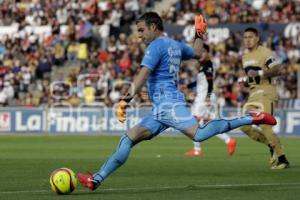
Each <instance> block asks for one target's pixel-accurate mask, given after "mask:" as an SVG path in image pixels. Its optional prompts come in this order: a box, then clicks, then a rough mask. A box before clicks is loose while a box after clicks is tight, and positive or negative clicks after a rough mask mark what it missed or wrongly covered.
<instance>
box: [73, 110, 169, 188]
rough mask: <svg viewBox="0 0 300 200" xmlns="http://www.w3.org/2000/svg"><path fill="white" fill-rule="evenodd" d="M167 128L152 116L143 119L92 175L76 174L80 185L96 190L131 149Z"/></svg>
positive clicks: (124, 136) (125, 158)
mask: <svg viewBox="0 0 300 200" xmlns="http://www.w3.org/2000/svg"><path fill="white" fill-rule="evenodd" d="M166 128H168V127H167V126H165V125H164V124H162V123H160V122H158V121H156V120H154V119H153V117H152V115H149V116H147V117H145V118H144V119H143V120H142V121H141V122H140V123H139V124H138V125H137V126H135V127H134V128H132V129H130V130H129V132H128V133H127V134H124V135H123V136H122V137H121V139H120V142H119V144H118V146H117V148H116V150H115V152H114V153H113V154H112V155H111V156H110V157H109V158H108V159H107V161H106V162H105V163H104V164H103V165H102V166H101V168H100V169H99V171H98V172H96V173H95V174H94V175H91V174H88V175H85V174H82V173H79V174H78V178H79V181H80V183H81V184H82V185H83V186H84V187H86V188H89V189H90V190H94V189H96V188H97V187H98V186H99V185H100V184H101V183H102V182H103V181H104V180H105V179H106V178H107V177H108V176H109V175H110V174H111V173H113V172H114V171H115V170H117V169H118V168H119V167H121V166H122V165H123V164H124V163H125V162H126V160H127V158H128V156H129V154H130V152H131V149H132V147H133V146H134V145H136V144H137V143H139V142H141V141H143V140H149V139H151V138H153V137H154V136H156V135H158V134H159V133H160V132H162V131H163V130H165V129H166Z"/></svg>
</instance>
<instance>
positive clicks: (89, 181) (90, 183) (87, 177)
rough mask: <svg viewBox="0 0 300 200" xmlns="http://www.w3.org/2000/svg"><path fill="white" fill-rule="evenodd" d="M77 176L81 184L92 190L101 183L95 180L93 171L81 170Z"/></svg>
mask: <svg viewBox="0 0 300 200" xmlns="http://www.w3.org/2000/svg"><path fill="white" fill-rule="evenodd" d="M77 177H78V180H79V182H80V184H81V185H82V186H83V187H85V188H88V189H89V190H91V191H93V190H95V189H96V188H97V187H99V185H100V183H99V182H97V181H95V180H94V178H93V175H92V174H91V173H88V174H83V173H80V172H79V173H78V175H77Z"/></svg>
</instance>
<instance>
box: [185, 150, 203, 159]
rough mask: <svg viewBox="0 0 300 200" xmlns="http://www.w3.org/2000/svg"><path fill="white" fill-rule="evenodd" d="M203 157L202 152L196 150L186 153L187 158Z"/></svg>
mask: <svg viewBox="0 0 300 200" xmlns="http://www.w3.org/2000/svg"><path fill="white" fill-rule="evenodd" d="M201 155H202V150H201V149H200V150H195V149H192V150H190V151H188V152H186V153H185V156H187V157H192V156H201Z"/></svg>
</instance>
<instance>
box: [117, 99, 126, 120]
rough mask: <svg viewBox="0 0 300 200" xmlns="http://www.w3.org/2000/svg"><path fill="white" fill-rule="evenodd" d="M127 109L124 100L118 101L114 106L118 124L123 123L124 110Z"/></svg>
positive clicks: (124, 118) (124, 117)
mask: <svg viewBox="0 0 300 200" xmlns="http://www.w3.org/2000/svg"><path fill="white" fill-rule="evenodd" d="M127 107H128V103H127V102H126V101H124V100H121V101H119V103H118V104H117V106H116V110H115V114H116V116H117V119H118V120H119V122H121V123H124V122H125V121H126V108H127Z"/></svg>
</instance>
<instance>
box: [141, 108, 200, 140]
mask: <svg viewBox="0 0 300 200" xmlns="http://www.w3.org/2000/svg"><path fill="white" fill-rule="evenodd" d="M156 109H157V110H156ZM197 124H198V121H197V120H196V118H195V117H194V116H193V115H192V113H191V112H190V109H189V108H188V107H187V106H186V105H185V104H182V103H180V104H176V103H172V104H165V105H159V107H158V108H154V112H153V113H152V114H149V115H147V116H146V117H144V118H143V119H142V121H141V122H140V123H139V124H138V127H141V128H147V129H149V130H150V132H151V133H152V136H153V137H154V136H156V135H158V134H159V133H161V132H163V131H164V130H166V129H167V128H169V127H172V128H174V129H176V130H179V131H183V130H186V129H188V128H191V127H192V126H195V125H197Z"/></svg>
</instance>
